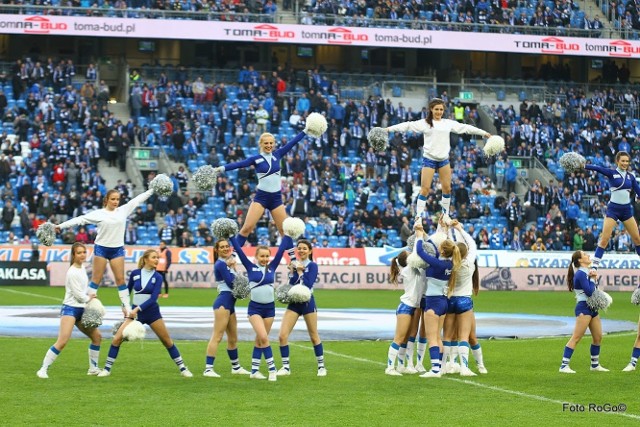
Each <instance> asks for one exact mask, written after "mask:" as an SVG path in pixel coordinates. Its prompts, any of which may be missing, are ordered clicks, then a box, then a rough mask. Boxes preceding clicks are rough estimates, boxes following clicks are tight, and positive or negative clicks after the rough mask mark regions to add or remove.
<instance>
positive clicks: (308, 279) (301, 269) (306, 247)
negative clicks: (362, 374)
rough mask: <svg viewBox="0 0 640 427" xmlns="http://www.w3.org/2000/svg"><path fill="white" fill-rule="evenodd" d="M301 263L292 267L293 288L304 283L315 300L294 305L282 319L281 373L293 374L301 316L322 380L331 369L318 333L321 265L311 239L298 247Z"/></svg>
mask: <svg viewBox="0 0 640 427" xmlns="http://www.w3.org/2000/svg"><path fill="white" fill-rule="evenodd" d="M297 249H298V261H297V262H295V263H293V262H292V263H291V264H289V269H290V272H291V275H290V278H289V284H290V285H292V286H293V285H298V284H303V285H304V286H306V287H308V288H309V289H310V290H311V299H310V300H309V301H307V302H303V303H290V304H289V305H288V306H287V310H286V311H285V312H284V316H282V324H281V326H280V335H279V337H278V338H279V341H280V356H281V357H282V368H280V369H279V370H278V376H286V375H290V374H291V368H290V365H289V335H290V334H291V331H292V330H293V327H294V326H295V325H296V322H298V319H299V318H300V316H302V317H303V318H304V322H305V323H306V325H307V331H308V332H309V338H310V339H311V344H313V351H314V353H315V355H316V361H317V362H318V373H317V375H318V376H319V377H326V376H327V369H326V368H325V366H324V348H323V346H322V341H321V340H320V335H319V334H318V309H317V307H316V300H315V298H314V296H313V285H314V284H315V283H316V281H317V280H318V264H316V263H315V262H314V261H313V247H312V246H311V242H310V241H308V240H304V239H302V240H299V241H298V245H297Z"/></svg>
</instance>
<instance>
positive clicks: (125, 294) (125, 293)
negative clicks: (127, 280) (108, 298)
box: [118, 285, 131, 312]
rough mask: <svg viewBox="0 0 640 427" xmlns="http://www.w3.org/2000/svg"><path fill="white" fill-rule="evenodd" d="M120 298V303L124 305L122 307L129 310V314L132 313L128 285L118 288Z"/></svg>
mask: <svg viewBox="0 0 640 427" xmlns="http://www.w3.org/2000/svg"><path fill="white" fill-rule="evenodd" d="M118 297H120V302H121V303H122V305H123V306H125V307H126V308H127V312H129V311H131V302H130V299H129V288H127V285H119V286H118Z"/></svg>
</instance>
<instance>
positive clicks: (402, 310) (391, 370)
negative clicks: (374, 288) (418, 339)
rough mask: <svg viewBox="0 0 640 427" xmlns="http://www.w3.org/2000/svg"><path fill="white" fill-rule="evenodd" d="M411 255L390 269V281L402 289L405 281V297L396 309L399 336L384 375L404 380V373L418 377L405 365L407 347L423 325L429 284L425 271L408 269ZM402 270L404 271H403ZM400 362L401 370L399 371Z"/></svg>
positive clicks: (405, 254) (397, 259) (393, 262)
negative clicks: (425, 295)
mask: <svg viewBox="0 0 640 427" xmlns="http://www.w3.org/2000/svg"><path fill="white" fill-rule="evenodd" d="M409 254H410V252H408V251H403V252H400V253H399V254H398V256H396V257H394V258H393V259H392V260H391V266H390V267H389V280H390V281H391V283H393V284H395V285H396V286H397V285H398V281H399V280H398V279H399V277H402V285H403V286H404V293H403V294H402V296H401V297H400V304H399V305H398V308H397V309H396V332H395V335H394V338H393V341H392V342H391V345H390V346H389V351H388V352H387V368H386V369H385V371H384V373H385V374H387V375H392V376H401V375H402V374H403V373H407V374H415V373H416V372H418V371H417V370H416V369H415V368H411V369H409V367H408V366H405V364H404V354H403V353H404V351H403V349H404V350H405V351H406V343H407V341H408V339H409V336H410V335H411V333H412V330H413V336H414V337H415V331H416V330H417V328H418V325H417V322H416V318H417V320H418V321H419V320H420V315H421V314H422V309H423V308H424V303H425V299H424V293H425V291H426V289H427V281H426V277H425V274H424V270H421V269H417V268H412V267H410V266H408V265H407V257H408V256H409ZM400 268H402V270H400ZM396 359H397V360H398V366H397V367H396Z"/></svg>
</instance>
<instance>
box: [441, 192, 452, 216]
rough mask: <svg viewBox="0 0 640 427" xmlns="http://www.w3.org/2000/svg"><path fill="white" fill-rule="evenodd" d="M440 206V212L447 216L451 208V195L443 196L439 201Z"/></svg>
mask: <svg viewBox="0 0 640 427" xmlns="http://www.w3.org/2000/svg"><path fill="white" fill-rule="evenodd" d="M440 206H442V212H444V213H446V214H447V215H449V206H451V195H450V194H443V195H442V200H441V201H440Z"/></svg>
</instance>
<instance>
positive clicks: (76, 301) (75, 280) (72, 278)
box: [62, 265, 89, 307]
mask: <svg viewBox="0 0 640 427" xmlns="http://www.w3.org/2000/svg"><path fill="white" fill-rule="evenodd" d="M88 285H89V276H87V271H86V270H85V269H84V267H80V268H78V267H76V266H74V265H72V266H71V267H69V270H68V271H67V277H66V279H65V281H64V300H63V301H62V303H63V304H64V305H68V306H71V307H84V306H85V305H86V304H87V302H89V297H87V286H88Z"/></svg>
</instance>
